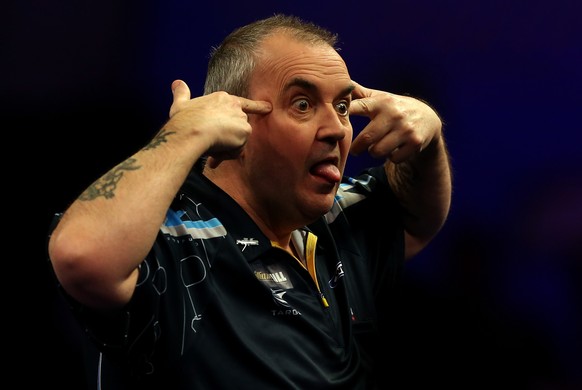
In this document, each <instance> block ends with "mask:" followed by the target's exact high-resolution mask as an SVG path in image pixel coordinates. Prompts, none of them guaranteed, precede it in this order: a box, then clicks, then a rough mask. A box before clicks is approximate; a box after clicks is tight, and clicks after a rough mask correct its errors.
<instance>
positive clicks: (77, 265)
mask: <svg viewBox="0 0 582 390" xmlns="http://www.w3.org/2000/svg"><path fill="white" fill-rule="evenodd" d="M91 245H95V244H91V241H90V240H81V239H79V238H78V237H77V238H76V239H75V238H73V237H69V236H66V235H65V234H63V233H62V232H61V233H56V234H52V235H51V237H50V239H49V242H48V257H49V260H50V263H51V265H52V268H53V270H54V274H55V276H56V278H57V282H58V283H59V284H60V285H61V287H62V288H63V289H64V290H65V291H66V292H67V294H69V295H70V296H71V297H72V298H73V299H75V300H76V301H78V302H79V303H81V304H84V305H87V306H89V307H93V308H97V309H108V308H116V307H121V306H123V305H124V304H125V303H127V302H128V301H129V298H130V296H131V292H132V291H131V292H127V291H126V290H124V289H123V288H121V287H122V283H116V282H115V280H114V279H112V275H111V273H108V272H107V267H106V266H105V264H106V263H105V262H104V261H102V259H100V257H99V256H100V255H99V251H98V248H93V249H92V248H91Z"/></svg>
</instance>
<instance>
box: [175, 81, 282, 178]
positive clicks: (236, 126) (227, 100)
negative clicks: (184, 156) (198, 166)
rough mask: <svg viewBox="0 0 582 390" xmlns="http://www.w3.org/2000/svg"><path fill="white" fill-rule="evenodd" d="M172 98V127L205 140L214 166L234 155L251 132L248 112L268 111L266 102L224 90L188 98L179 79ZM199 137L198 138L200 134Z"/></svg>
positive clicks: (188, 90)
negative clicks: (231, 93)
mask: <svg viewBox="0 0 582 390" xmlns="http://www.w3.org/2000/svg"><path fill="white" fill-rule="evenodd" d="M172 92H173V94H174V100H173V102H172V106H171V107H170V120H169V124H170V123H171V128H172V130H173V131H182V132H185V133H195V134H196V137H198V138H199V137H205V139H206V141H207V142H208V149H207V151H206V154H207V155H209V156H211V157H212V161H209V164H210V165H211V167H212V168H215V167H216V166H218V165H219V164H220V162H221V161H223V160H227V159H234V158H236V157H237V156H238V155H239V154H240V151H241V149H242V147H243V146H244V145H245V143H246V142H247V139H248V137H249V135H250V134H251V132H252V128H251V125H250V124H249V122H248V116H247V114H260V115H264V114H268V113H269V112H271V110H272V106H271V104H270V103H269V102H265V101H255V100H250V99H246V98H242V97H239V96H234V95H230V94H228V93H226V92H222V91H219V92H214V93H211V94H208V95H204V96H200V97H196V98H194V99H191V98H190V88H188V85H187V84H186V83H185V82H184V81H182V80H175V81H174V82H173V83H172ZM199 139H200V138H199Z"/></svg>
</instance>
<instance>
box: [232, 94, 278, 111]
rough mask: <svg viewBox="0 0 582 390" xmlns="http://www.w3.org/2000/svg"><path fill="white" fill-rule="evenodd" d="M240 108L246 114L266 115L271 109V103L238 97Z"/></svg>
mask: <svg viewBox="0 0 582 390" xmlns="http://www.w3.org/2000/svg"><path fill="white" fill-rule="evenodd" d="M239 100H240V104H241V108H242V110H243V111H244V112H246V113H247V114H268V113H270V112H271V110H272V109H273V106H272V105H271V103H269V102H266V101H264V100H251V99H246V98H243V97H239Z"/></svg>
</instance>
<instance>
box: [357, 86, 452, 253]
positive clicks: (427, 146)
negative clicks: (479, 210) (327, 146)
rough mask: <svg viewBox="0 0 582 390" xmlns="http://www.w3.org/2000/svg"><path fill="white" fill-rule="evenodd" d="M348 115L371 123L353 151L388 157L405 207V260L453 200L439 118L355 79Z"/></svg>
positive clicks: (438, 226)
mask: <svg viewBox="0 0 582 390" xmlns="http://www.w3.org/2000/svg"><path fill="white" fill-rule="evenodd" d="M353 97H354V100H353V101H352V104H351V106H350V114H351V115H364V116H367V117H369V118H370V123H368V125H367V126H366V127H365V128H364V129H363V130H362V131H361V132H360V134H358V136H357V137H356V138H355V139H354V141H353V143H352V147H351V152H352V153H353V154H359V153H361V152H363V151H368V152H369V153H370V155H371V156H373V157H376V158H383V159H386V163H385V167H386V173H387V175H388V180H389V181H390V184H391V186H392V188H393V190H394V192H395V194H396V196H397V197H398V199H399V200H400V203H401V204H402V205H403V207H404V209H405V210H406V211H407V214H406V216H405V230H406V258H411V257H412V256H414V255H416V254H417V253H418V252H419V251H420V250H422V249H423V248H424V247H425V246H426V245H427V244H428V243H429V242H430V240H432V238H433V237H434V236H435V235H436V234H437V233H438V231H439V230H440V229H441V228H442V226H443V224H444V222H445V220H446V218H447V215H448V213H449V208H450V204H451V193H452V177H451V168H450V160H449V154H448V150H447V147H446V143H445V139H444V137H443V134H442V122H441V119H440V118H439V116H438V115H437V114H436V112H435V111H434V110H433V109H432V108H431V107H430V106H428V105H427V104H426V103H424V102H422V101H420V100H418V99H414V98H411V97H408V96H400V95H395V94H391V93H388V92H383V91H378V90H373V89H368V88H364V87H362V86H361V85H359V84H357V83H356V89H355V90H354V93H353Z"/></svg>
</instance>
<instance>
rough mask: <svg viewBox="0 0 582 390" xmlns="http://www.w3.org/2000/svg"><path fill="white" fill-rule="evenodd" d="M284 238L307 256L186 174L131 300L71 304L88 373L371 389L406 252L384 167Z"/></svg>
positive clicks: (217, 384)
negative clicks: (86, 350) (107, 307)
mask: <svg viewBox="0 0 582 390" xmlns="http://www.w3.org/2000/svg"><path fill="white" fill-rule="evenodd" d="M294 240H295V242H296V248H297V247H299V248H301V251H302V252H303V253H304V254H305V256H306V258H307V260H308V266H307V267H305V266H303V265H302V264H301V262H300V261H298V260H297V259H296V258H294V257H293V256H292V255H290V254H289V253H287V252H285V251H284V250H282V249H280V248H278V247H276V246H273V245H272V244H271V242H270V241H269V239H268V238H267V237H265V235H264V234H263V233H262V232H261V231H260V230H259V228H258V227H257V226H256V225H255V223H254V222H253V221H252V220H251V218H250V217H249V216H248V215H247V214H246V213H245V212H244V211H243V210H242V209H241V208H240V207H239V206H238V205H237V204H236V203H235V202H234V201H233V200H232V199H231V198H230V197H229V196H228V195H227V194H226V193H224V192H223V191H222V190H220V189H219V188H218V187H216V186H215V185H214V184H213V183H211V182H210V181H209V180H207V179H206V178H205V177H204V176H202V175H201V174H199V173H197V172H196V171H192V173H191V174H190V176H189V177H188V179H187V181H186V182H185V184H184V185H183V188H182V189H181V191H180V192H179V194H178V195H177V196H176V198H175V201H174V202H173V204H172V206H171V208H170V209H169V210H168V213H167V218H166V221H165V222H164V225H163V226H162V228H161V230H160V233H159V236H158V239H157V241H156V242H155V245H154V247H153V248H152V251H151V252H150V254H149V255H148V257H147V258H146V259H145V260H144V262H143V263H142V264H141V266H140V276H139V281H138V285H137V287H136V290H135V293H134V296H133V298H132V300H131V302H130V303H129V304H128V305H127V307H126V308H124V310H122V311H121V312H120V313H118V315H117V316H113V317H105V316H103V315H100V314H98V313H95V312H93V311H90V310H87V309H84V308H82V307H79V306H77V305H75V304H73V305H74V306H75V311H76V313H77V314H78V316H79V318H80V320H81V321H82V324H83V327H84V328H85V329H86V331H87V333H88V334H89V335H90V336H91V338H92V339H93V341H94V342H95V345H97V347H98V349H99V351H101V352H103V354H99V359H93V360H92V362H93V363H91V364H96V365H98V366H99V367H97V366H96V367H95V371H94V372H95V373H97V374H96V376H95V378H94V380H97V381H100V383H114V382H116V381H118V380H122V381H129V382H132V383H135V384H137V385H138V387H139V388H140V389H144V388H164V389H166V388H167V389H229V388H237V389H254V390H258V389H328V388H338V389H359V388H362V389H363V388H373V386H372V385H371V382H372V379H371V378H372V372H373V367H374V362H375V359H376V353H377V351H374V346H375V345H377V341H378V337H379V335H381V334H382V332H383V331H384V329H387V328H385V325H386V324H385V323H384V321H386V319H387V318H389V315H386V310H389V305H388V304H387V302H388V301H389V298H390V290H391V289H393V288H394V287H395V286H396V283H397V281H398V275H399V274H400V272H401V268H402V266H403V262H404V252H403V245H404V244H403V243H404V241H403V230H402V221H401V210H400V209H399V207H398V206H397V202H396V200H395V198H394V195H393V194H392V192H391V190H390V188H389V186H388V184H387V180H386V176H385V174H384V170H383V169H382V168H377V169H371V170H368V171H367V172H365V173H364V174H362V175H361V176H359V177H358V178H356V179H352V178H345V179H344V181H343V182H342V185H341V187H340V190H339V191H338V194H337V196H336V201H335V204H334V206H333V208H332V210H331V211H330V212H329V213H327V214H326V215H325V216H324V217H323V218H321V219H320V220H319V221H317V222H316V223H314V224H311V225H309V226H306V227H304V228H303V229H300V230H298V231H297V232H296V233H295V234H294ZM380 314H382V315H380ZM113 387H114V386H113V385H112V387H110V388H113ZM104 389H105V387H104Z"/></svg>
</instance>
